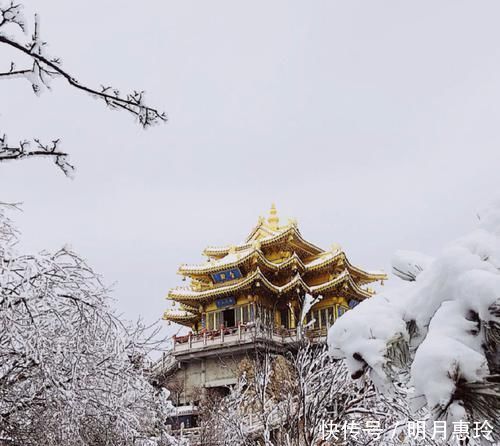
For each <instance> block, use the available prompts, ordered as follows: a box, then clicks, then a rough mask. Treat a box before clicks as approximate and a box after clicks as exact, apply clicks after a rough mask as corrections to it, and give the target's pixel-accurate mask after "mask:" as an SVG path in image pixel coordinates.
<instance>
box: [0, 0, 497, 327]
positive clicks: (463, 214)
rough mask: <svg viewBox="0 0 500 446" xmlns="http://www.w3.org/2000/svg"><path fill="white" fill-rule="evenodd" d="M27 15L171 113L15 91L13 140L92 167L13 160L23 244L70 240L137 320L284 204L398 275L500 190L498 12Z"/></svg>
mask: <svg viewBox="0 0 500 446" xmlns="http://www.w3.org/2000/svg"><path fill="white" fill-rule="evenodd" d="M24 3H25V4H26V7H27V8H26V9H27V12H28V13H33V12H35V11H37V12H39V14H40V17H41V21H42V35H43V37H44V38H45V40H47V41H48V42H49V44H50V46H49V53H50V54H51V55H54V56H59V57H61V59H62V60H63V64H64V67H65V68H66V69H67V70H68V71H70V72H71V73H75V74H77V75H78V77H79V79H80V80H81V81H82V82H86V83H88V84H90V85H94V86H99V85H100V84H112V85H114V86H116V87H119V88H121V89H123V90H127V89H145V90H146V91H147V95H148V96H147V97H148V98H149V102H150V103H151V104H153V105H157V106H158V107H160V108H163V109H164V110H166V111H167V112H168V115H169V122H168V124H166V125H161V126H157V127H155V128H152V129H150V130H148V131H144V130H142V129H141V128H140V127H139V126H138V125H137V124H135V123H134V122H133V119H132V118H131V116H129V115H127V114H125V113H123V112H116V111H110V110H108V109H106V108H105V107H104V106H103V104H101V103H100V102H98V101H96V100H93V99H91V98H89V97H88V96H85V95H82V94H80V93H79V92H77V91H74V90H72V89H70V88H69V87H68V86H67V85H66V84H65V83H64V82H63V81H62V80H61V81H58V82H55V83H54V85H53V91H52V92H51V93H46V94H44V95H43V96H42V97H40V98H37V97H35V96H34V95H33V93H32V91H31V88H30V86H29V84H28V83H27V82H26V81H23V80H15V81H8V82H5V81H3V82H1V83H0V131H2V132H7V133H8V134H9V136H10V138H11V140H13V139H15V138H28V137H33V136H34V137H39V138H42V139H46V140H50V139H52V138H56V137H61V139H62V143H63V144H64V146H63V147H64V148H65V149H66V150H68V151H69V152H70V153H71V156H72V158H71V161H72V162H73V163H74V164H75V165H76V166H77V172H76V176H75V179H74V180H69V179H67V178H66V177H64V175H62V174H61V173H60V172H59V171H58V170H57V168H56V167H54V165H53V164H52V163H50V162H49V161H46V160H33V161H23V162H20V163H17V164H15V163H10V164H3V165H0V191H1V197H0V199H1V200H2V201H10V202H19V201H22V202H23V209H24V211H23V212H22V213H17V214H15V215H12V217H13V218H14V219H15V221H16V222H17V224H18V225H19V227H20V228H21V229H22V231H23V249H26V250H41V249H50V250H55V249H57V248H58V247H60V246H62V245H63V244H70V245H72V246H73V248H74V249H75V250H77V251H78V252H79V253H81V255H82V256H84V257H85V258H86V259H88V261H89V262H90V263H91V264H92V265H93V266H94V267H95V268H96V269H97V270H98V271H99V272H101V273H102V274H103V276H104V278H105V281H106V282H107V283H115V287H114V288H115V293H114V296H115V297H116V300H117V302H116V305H117V307H118V308H119V309H120V310H121V311H123V313H124V314H125V315H126V316H127V317H128V318H130V319H135V318H136V317H138V316H139V315H142V316H143V317H144V318H145V319H147V320H148V321H152V320H154V319H157V318H159V317H161V314H162V312H163V310H164V309H165V308H166V301H165V300H164V298H165V295H166V293H167V291H168V289H169V288H170V287H173V286H176V285H178V284H180V283H181V282H180V277H179V276H177V275H176V271H177V267H178V265H179V264H180V263H183V262H187V263H196V262H199V261H201V260H202V257H201V255H200V253H201V251H202V250H203V248H204V247H205V246H206V245H214V244H230V243H236V242H239V241H241V240H242V239H243V238H244V237H245V236H246V235H247V233H248V232H249V231H250V230H251V228H252V227H253V226H254V225H255V223H256V222H257V218H258V216H259V214H264V213H267V210H268V208H269V206H270V204H271V203H272V202H275V203H276V205H277V207H278V210H279V213H280V215H281V216H282V217H295V218H297V220H298V222H299V227H300V229H301V231H302V234H303V235H304V236H305V237H306V238H307V239H309V240H311V241H312V242H315V243H316V244H318V245H320V246H322V247H324V248H328V247H330V245H331V244H332V243H334V242H338V243H340V244H341V246H342V247H343V248H345V250H346V252H347V254H348V256H349V257H350V259H351V260H352V262H353V263H355V264H358V265H360V266H362V267H366V268H368V269H379V268H384V269H386V270H389V267H390V266H389V265H390V258H391V255H392V253H393V252H394V251H395V250H396V249H401V248H404V249H415V250H420V251H423V252H427V253H430V254H433V253H436V252H437V251H439V249H440V248H441V247H442V246H443V245H444V244H445V243H446V242H447V241H450V240H451V239H453V238H454V237H456V236H458V235H460V234H462V233H464V232H465V231H467V230H468V229H470V228H472V227H473V225H474V224H475V220H476V217H475V215H476V211H477V210H478V208H480V207H481V206H482V205H484V203H486V202H487V201H489V199H490V198H492V197H493V196H494V195H496V191H497V190H498V183H499V168H500V163H499V162H500V150H499V143H500V133H499V128H500V126H499V123H500V45H499V42H500V27H499V26H498V17H499V16H500V3H498V2H497V1H481V2H475V1H467V2H465V1H457V0H453V1H444V0H441V1H439V2H436V1H419V2H401V1H396V0H394V1H363V2H360V1H343V2H340V1H331V0H328V1H315V2H304V1H256V0H253V1H246V2H243V1H235V0H227V1H201V0H200V1H196V2H195V1H188V0H182V1H180V0H179V1H176V2H173V1H165V0H148V1H142V2H139V1H131V0H120V1H116V0H115V1H111V0H86V1H67V0H43V1H40V0H37V1H26V2H24ZM35 8H36V9H35ZM0 61H1V63H2V66H3V67H6V66H7V67H8V64H9V61H10V59H9V54H8V53H7V52H5V50H4V49H2V48H0ZM397 280H398V279H393V280H392V281H393V282H395V281H397Z"/></svg>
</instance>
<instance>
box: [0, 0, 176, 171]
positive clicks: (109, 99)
mask: <svg viewBox="0 0 500 446" xmlns="http://www.w3.org/2000/svg"><path fill="white" fill-rule="evenodd" d="M8 28H12V29H13V30H16V29H17V31H21V32H22V33H25V32H26V22H25V19H24V16H23V14H22V5H21V4H19V3H15V2H14V1H10V2H7V4H6V5H2V2H1V0H0V44H4V45H6V46H7V47H9V48H11V49H13V50H15V51H16V52H18V53H19V54H20V55H23V56H27V57H28V58H30V59H31V66H29V67H24V68H21V69H19V68H17V65H16V64H15V63H14V62H11V63H10V66H9V68H8V69H7V70H6V71H3V72H0V79H12V78H23V79H26V80H28V81H29V82H30V84H31V87H32V89H33V92H34V93H35V94H36V95H40V94H41V93H42V92H43V91H45V90H50V89H51V83H52V81H53V80H54V79H57V78H61V79H64V80H65V81H66V82H67V83H68V84H69V85H70V86H71V87H74V88H76V89H77V90H79V91H82V92H84V93H87V94H89V95H90V96H92V97H94V98H96V99H99V100H102V101H103V102H104V103H105V105H106V106H107V107H109V108H111V109H114V110H124V111H126V112H128V113H130V114H131V115H133V116H134V117H135V118H136V119H137V121H138V122H139V124H140V125H141V126H142V127H143V128H147V127H150V126H152V125H154V124H157V123H159V122H166V121H167V116H166V114H165V113H164V112H162V111H160V110H158V109H156V108H153V107H150V106H148V105H147V104H146V103H145V98H144V91H141V90H134V91H131V92H129V93H125V94H123V93H122V92H120V90H118V89H116V88H114V87H111V86H107V85H106V86H105V85H102V86H100V87H98V88H95V87H90V86H88V85H85V84H83V83H81V82H80V81H79V80H78V79H77V77H76V76H74V75H73V74H71V73H69V72H68V71H67V70H65V69H64V68H62V65H61V60H60V59H59V58H57V57H51V56H49V55H48V54H47V52H46V46H47V43H46V42H44V41H43V40H41V38H40V23H39V19H38V16H35V23H34V32H33V35H32V36H31V39H30V40H29V41H27V42H21V41H20V40H18V39H16V38H15V37H12V36H11V35H10V34H8V33H6V32H5V31H6V30H7V29H8ZM57 141H59V140H57ZM25 144H26V142H24V145H25ZM37 144H38V145H39V147H38V149H39V150H37V151H28V150H25V147H23V144H20V145H19V147H17V151H16V150H14V151H12V153H10V154H9V153H2V152H0V156H1V155H5V156H7V155H9V156H7V158H6V159H18V160H20V159H25V158H27V157H35V156H51V157H52V158H53V159H54V161H55V163H56V164H57V165H58V166H59V167H60V168H61V169H62V170H63V172H64V173H65V174H66V175H68V174H69V173H70V172H71V171H72V170H73V166H71V165H69V164H68V163H67V162H66V157H67V154H62V155H57V154H55V150H50V149H49V147H48V146H43V145H41V144H39V143H38V142H37ZM0 149H5V148H2V147H0ZM3 160H4V159H1V158H0V161H3Z"/></svg>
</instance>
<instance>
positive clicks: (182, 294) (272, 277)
mask: <svg viewBox="0 0 500 446" xmlns="http://www.w3.org/2000/svg"><path fill="white" fill-rule="evenodd" d="M203 253H204V254H205V255H207V256H208V257H209V258H208V260H207V261H206V262H205V263H202V264H197V265H187V264H183V265H181V266H180V267H179V271H178V272H179V274H181V275H182V276H185V277H188V278H190V280H191V283H190V284H189V285H188V286H186V287H177V288H174V289H171V290H170V291H169V293H168V299H170V300H173V301H176V302H179V303H181V311H173V310H170V311H167V312H165V316H164V318H166V319H168V320H171V321H174V322H179V323H182V324H185V325H189V324H190V323H194V322H196V321H198V320H199V318H200V315H201V312H203V311H205V310H203V308H204V306H205V305H208V304H211V303H212V302H214V301H215V300H217V299H223V298H227V297H234V296H237V295H239V294H241V293H243V292H248V291H251V293H250V294H252V295H261V294H262V293H264V294H266V295H268V296H274V297H275V298H277V299H280V298H282V297H283V296H285V295H286V296H289V298H290V299H294V298H296V297H294V296H297V294H301V295H303V294H310V295H311V296H315V297H317V296H324V295H325V294H326V295H327V296H334V297H335V296H338V297H340V296H346V297H349V298H352V299H354V300H356V301H360V300H363V299H366V298H368V297H370V296H371V295H373V291H372V290H370V289H368V288H366V287H365V285H367V284H369V283H371V282H375V281H383V280H385V279H386V278H387V276H386V275H385V273H383V272H381V271H371V272H370V271H365V270H363V269H361V268H358V267H356V266H354V265H352V264H351V263H350V262H349V260H348V259H347V256H346V254H345V253H344V251H343V250H342V248H341V247H340V245H338V244H334V245H333V246H332V248H331V249H330V250H328V251H325V250H323V249H321V248H319V247H317V246H316V245H314V244H312V243H310V242H308V241H307V240H305V239H304V238H303V237H302V235H301V233H300V231H299V229H298V227H297V222H296V221H295V220H289V221H288V223H287V224H285V225H280V219H279V217H278V214H277V211H276V207H275V206H274V204H273V205H272V207H271V210H270V213H269V217H268V218H267V219H265V218H263V217H260V218H259V221H258V223H257V225H256V226H255V227H254V228H253V229H252V231H251V232H250V234H249V236H248V237H247V238H246V241H245V242H244V243H242V244H239V245H233V246H226V247H209V248H206V249H205V250H204V252H203ZM221 276H224V277H221ZM246 294H248V293H246Z"/></svg>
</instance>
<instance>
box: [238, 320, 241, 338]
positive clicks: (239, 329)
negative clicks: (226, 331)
mask: <svg viewBox="0 0 500 446" xmlns="http://www.w3.org/2000/svg"><path fill="white" fill-rule="evenodd" d="M238 341H241V321H238Z"/></svg>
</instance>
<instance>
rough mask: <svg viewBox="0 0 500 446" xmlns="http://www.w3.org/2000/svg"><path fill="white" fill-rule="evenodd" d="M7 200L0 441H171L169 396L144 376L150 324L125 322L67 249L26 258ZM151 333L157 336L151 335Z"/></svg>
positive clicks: (0, 251)
mask: <svg viewBox="0 0 500 446" xmlns="http://www.w3.org/2000/svg"><path fill="white" fill-rule="evenodd" d="M5 213H6V206H5V205H2V206H0V443H1V444H6V445H23V446H30V445H41V444H44V445H47V446H56V445H58V446H59V445H69V446H73V445H74V446H80V445H89V446H90V445H92V446H96V445H110V446H111V445H113V446H114V445H120V446H128V445H130V446H143V445H144V446H145V445H148V446H153V445H167V444H173V440H172V439H171V438H169V437H168V436H167V435H166V434H165V433H164V431H163V425H164V421H165V419H166V416H167V413H168V409H169V408H170V403H169V401H168V399H167V397H168V392H167V391H166V390H165V389H162V388H154V387H153V386H152V385H151V384H150V383H149V382H148V379H147V374H146V373H145V371H144V369H145V367H144V366H145V364H143V362H144V361H145V357H146V354H147V353H148V351H149V349H150V348H152V347H154V341H153V340H152V339H151V337H150V335H151V334H153V333H151V330H150V329H149V328H148V327H144V326H143V325H141V324H137V325H134V326H132V325H131V324H128V323H125V322H124V321H123V320H121V319H120V318H119V317H118V316H117V315H116V314H115V313H114V312H113V311H112V310H111V309H110V306H109V303H110V297H109V293H108V290H107V289H106V288H105V287H104V286H103V285H102V283H101V281H100V278H99V276H98V275H97V274H96V273H95V272H94V271H93V270H92V269H91V268H90V267H89V266H88V265H87V264H86V262H85V261H84V260H83V259H82V258H81V257H79V256H78V255H77V254H76V253H74V252H73V251H72V250H71V249H69V248H63V249H61V250H59V251H57V252H55V253H49V252H42V253H40V254H36V255H30V254H20V253H18V252H17V250H16V246H15V245H16V244H17V243H18V233H17V231H16V229H15V228H14V227H13V225H12V223H11V221H10V220H9V219H8V217H7V216H6V215H5ZM148 333H149V335H148Z"/></svg>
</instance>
